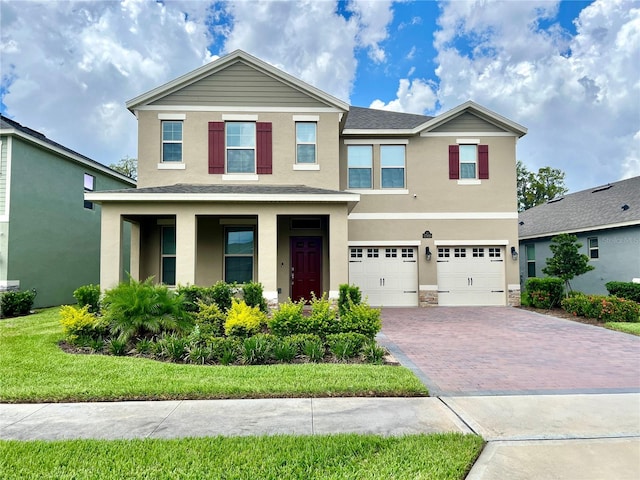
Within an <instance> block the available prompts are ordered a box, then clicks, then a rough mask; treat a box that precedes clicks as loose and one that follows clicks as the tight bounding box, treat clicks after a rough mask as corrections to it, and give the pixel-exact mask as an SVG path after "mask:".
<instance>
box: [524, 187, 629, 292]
mask: <svg viewBox="0 0 640 480" xmlns="http://www.w3.org/2000/svg"><path fill="white" fill-rule="evenodd" d="M518 233H519V243H520V272H521V284H522V288H523V289H524V287H525V284H526V281H527V279H528V278H530V277H544V276H545V275H544V274H543V273H542V269H543V268H544V267H545V266H546V260H547V258H549V257H551V256H552V253H551V250H550V249H549V245H550V243H551V238H552V237H554V236H555V235H558V234H560V233H571V234H573V235H576V236H577V237H578V241H579V242H580V243H582V248H581V252H582V253H584V254H586V255H587V256H588V257H589V261H590V264H591V265H592V266H594V267H595V269H594V270H592V271H590V272H587V273H585V274H583V275H580V276H578V277H575V278H574V279H573V280H572V281H571V286H572V288H573V289H574V290H578V291H581V292H584V293H591V294H605V295H606V294H607V289H606V287H605V284H606V283H607V282H610V281H621V282H631V281H634V279H635V281H638V282H640V176H639V177H633V178H629V179H627V180H621V181H619V182H614V183H609V184H606V185H601V186H599V187H594V188H590V189H588V190H583V191H581V192H576V193H571V194H567V195H564V196H563V197H558V198H555V199H553V200H550V201H548V202H547V203H545V204H543V205H538V206H537V207H533V208H531V209H529V210H525V211H524V212H521V213H520V215H519V229H518Z"/></svg>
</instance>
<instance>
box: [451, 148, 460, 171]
mask: <svg viewBox="0 0 640 480" xmlns="http://www.w3.org/2000/svg"><path fill="white" fill-rule="evenodd" d="M459 178H460V147H459V146H458V145H449V179H450V180H457V179H459Z"/></svg>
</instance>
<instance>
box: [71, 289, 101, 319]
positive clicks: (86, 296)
mask: <svg viewBox="0 0 640 480" xmlns="http://www.w3.org/2000/svg"><path fill="white" fill-rule="evenodd" d="M73 298H75V299H76V300H77V301H78V306H79V307H84V306H85V305H88V306H89V312H90V313H100V285H94V284H92V283H91V284H89V285H83V286H81V287H78V288H76V289H75V290H74V291H73Z"/></svg>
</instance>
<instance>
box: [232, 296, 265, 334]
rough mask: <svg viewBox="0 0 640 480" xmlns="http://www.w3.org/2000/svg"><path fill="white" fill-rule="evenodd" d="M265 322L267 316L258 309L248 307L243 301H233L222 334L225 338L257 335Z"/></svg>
mask: <svg viewBox="0 0 640 480" xmlns="http://www.w3.org/2000/svg"><path fill="white" fill-rule="evenodd" d="M266 321H267V316H266V315H265V314H264V313H263V312H261V311H260V308H259V307H250V306H249V305H247V304H246V303H245V302H244V300H241V301H238V300H233V304H232V305H231V309H229V313H228V314H227V320H226V321H225V323H224V332H225V334H226V335H227V336H236V337H250V336H251V335H255V334H256V333H258V332H259V331H260V329H261V328H262V326H263V325H264V324H266Z"/></svg>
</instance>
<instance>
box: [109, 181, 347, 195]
mask: <svg viewBox="0 0 640 480" xmlns="http://www.w3.org/2000/svg"><path fill="white" fill-rule="evenodd" d="M113 192H122V193H132V194H145V193H146V194H183V193H185V194H214V195H219V194H225V195H226V194H247V195H296V194H297V195H344V194H345V192H341V191H338V190H326V189H324V188H315V187H307V186H306V185H246V184H242V185H213V184H212V185H207V184H189V183H177V184H175V185H165V186H161V187H144V188H136V189H135V190H134V189H131V190H130V189H125V190H105V191H102V192H100V193H101V194H102V193H113Z"/></svg>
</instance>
